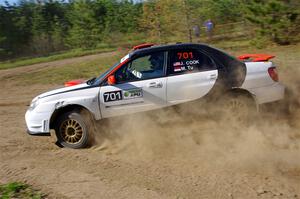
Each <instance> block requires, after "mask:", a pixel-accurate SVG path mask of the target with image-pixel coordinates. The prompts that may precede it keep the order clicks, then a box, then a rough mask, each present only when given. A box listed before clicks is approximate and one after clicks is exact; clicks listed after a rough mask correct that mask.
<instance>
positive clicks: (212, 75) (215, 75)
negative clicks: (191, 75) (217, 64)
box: [208, 74, 217, 79]
mask: <svg viewBox="0 0 300 199" xmlns="http://www.w3.org/2000/svg"><path fill="white" fill-rule="evenodd" d="M208 79H217V74H210V75H209V76H208Z"/></svg>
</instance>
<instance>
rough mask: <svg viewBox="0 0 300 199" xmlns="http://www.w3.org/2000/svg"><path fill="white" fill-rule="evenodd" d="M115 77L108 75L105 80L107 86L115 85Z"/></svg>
mask: <svg viewBox="0 0 300 199" xmlns="http://www.w3.org/2000/svg"><path fill="white" fill-rule="evenodd" d="M116 82H117V81H116V77H115V76H114V75H110V76H108V78H107V83H108V85H115V84H116Z"/></svg>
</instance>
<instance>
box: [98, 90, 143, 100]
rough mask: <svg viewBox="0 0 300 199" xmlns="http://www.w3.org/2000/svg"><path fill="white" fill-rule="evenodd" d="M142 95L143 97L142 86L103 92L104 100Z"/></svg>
mask: <svg viewBox="0 0 300 199" xmlns="http://www.w3.org/2000/svg"><path fill="white" fill-rule="evenodd" d="M140 97H143V90H142V89H141V88H134V89H129V90H118V91H111V92H106V93H104V94H103V98H104V102H113V101H119V100H128V99H134V98H140Z"/></svg>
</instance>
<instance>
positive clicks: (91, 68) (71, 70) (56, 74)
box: [12, 56, 121, 84]
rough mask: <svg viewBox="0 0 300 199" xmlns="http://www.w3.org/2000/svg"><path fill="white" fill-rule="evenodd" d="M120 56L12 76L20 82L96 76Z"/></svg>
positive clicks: (56, 81) (58, 81)
mask: <svg viewBox="0 0 300 199" xmlns="http://www.w3.org/2000/svg"><path fill="white" fill-rule="evenodd" d="M120 57H121V56H113V57H111V56H106V57H100V58H97V59H95V60H92V61H86V62H84V63H80V64H69V65H65V66H63V67H55V68H49V69H46V70H40V71H36V72H32V73H25V74H21V75H18V76H14V77H12V79H13V80H17V82H21V83H22V84H24V83H25V84H63V83H64V82H66V81H69V80H73V79H89V78H92V77H97V76H99V75H100V74H101V73H103V72H104V71H105V70H107V69H108V68H109V67H111V66H113V65H114V64H115V63H116V62H117V61H119V60H120Z"/></svg>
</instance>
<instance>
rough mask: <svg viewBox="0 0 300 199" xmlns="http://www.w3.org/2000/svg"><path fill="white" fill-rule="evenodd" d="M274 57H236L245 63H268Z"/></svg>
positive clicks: (263, 55)
mask: <svg viewBox="0 0 300 199" xmlns="http://www.w3.org/2000/svg"><path fill="white" fill-rule="evenodd" d="M274 57H275V56H274V55H268V54H244V55H240V56H238V59H239V60H241V61H247V62H265V61H269V60H270V59H272V58H274Z"/></svg>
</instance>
